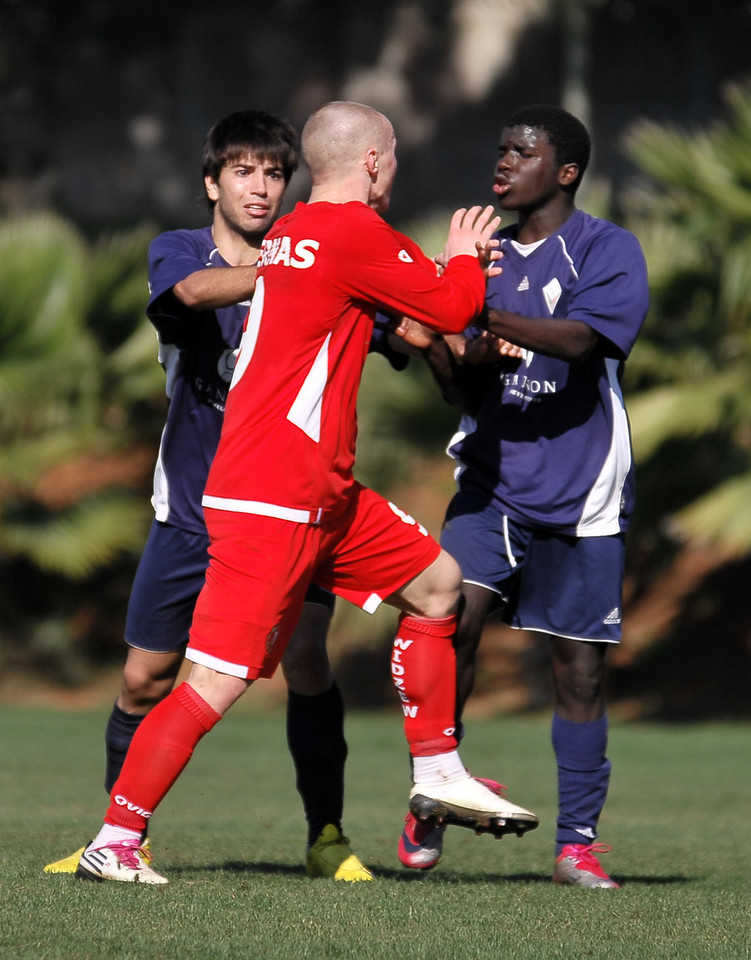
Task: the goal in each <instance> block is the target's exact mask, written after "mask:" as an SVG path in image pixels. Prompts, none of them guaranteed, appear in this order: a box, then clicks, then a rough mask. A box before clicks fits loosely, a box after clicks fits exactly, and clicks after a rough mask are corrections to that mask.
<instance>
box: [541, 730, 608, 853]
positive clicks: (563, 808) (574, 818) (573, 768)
mask: <svg viewBox="0 0 751 960" xmlns="http://www.w3.org/2000/svg"><path fill="white" fill-rule="evenodd" d="M552 740H553V750H554V751H555V758H556V761H557V763H558V829H557V831H556V836H555V840H556V856H557V855H558V854H559V853H560V852H561V848H562V847H563V846H565V845H566V844H568V843H586V844H590V843H594V841H595V839H596V838H597V823H598V821H599V819H600V813H601V812H602V808H603V806H604V805H605V797H606V796H607V793H608V784H609V783H610V761H609V760H608V759H607V757H606V756H605V751H606V749H607V744H608V718H607V715H605V716H603V717H601V718H600V719H599V720H593V721H591V722H589V723H572V722H571V721H570V720H564V719H563V718H562V717H559V716H558V714H555V713H554V714H553V729H552Z"/></svg>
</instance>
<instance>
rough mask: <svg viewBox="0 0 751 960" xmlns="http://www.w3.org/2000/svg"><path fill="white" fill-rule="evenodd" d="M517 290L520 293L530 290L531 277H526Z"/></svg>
mask: <svg viewBox="0 0 751 960" xmlns="http://www.w3.org/2000/svg"><path fill="white" fill-rule="evenodd" d="M516 290H517V292H519V291H520V290H529V277H524V279H523V280H522V282H521V283H520V284H519V286H518V287H517V288H516Z"/></svg>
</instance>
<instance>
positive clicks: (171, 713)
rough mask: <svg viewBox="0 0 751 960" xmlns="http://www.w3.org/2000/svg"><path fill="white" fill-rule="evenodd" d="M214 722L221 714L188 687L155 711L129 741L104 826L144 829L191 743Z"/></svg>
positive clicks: (185, 759)
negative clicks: (106, 824) (107, 824)
mask: <svg viewBox="0 0 751 960" xmlns="http://www.w3.org/2000/svg"><path fill="white" fill-rule="evenodd" d="M218 720H221V715H220V714H218V713H217V712H216V710H214V709H213V707H210V706H209V704H208V703H206V701H205V700H204V699H202V698H201V697H199V696H198V694H197V693H196V692H195V690H194V689H193V688H192V687H191V686H189V684H187V683H181V684H180V686H179V687H177V689H176V690H173V691H172V693H171V694H170V695H169V696H168V697H166V698H165V699H164V700H162V702H161V703H160V704H158V705H157V706H156V707H154V709H153V710H152V711H151V713H149V714H148V715H147V716H146V717H145V718H144V720H143V722H142V723H141V725H140V727H139V728H138V730H137V731H136V734H135V736H134V737H133V741H132V742H131V745H130V748H129V749H128V754H127V756H126V758H125V763H124V764H123V769H122V771H121V772H120V776H119V777H118V779H117V782H116V783H115V785H114V787H113V788H112V793H111V794H110V805H109V808H108V810H107V813H106V814H105V817H104V821H105V823H109V824H112V825H114V826H118V827H127V828H128V829H130V830H140V831H143V830H145V829H146V824H147V822H148V820H149V818H150V817H151V815H152V813H153V812H154V810H155V809H156V807H157V805H158V804H159V802H160V801H161V800H162V799H163V798H164V797H165V796H166V794H167V792H168V791H169V789H170V787H171V786H172V784H173V783H174V782H175V780H177V778H178V777H179V776H180V774H181V773H182V771H183V769H184V767H185V766H186V764H187V763H188V760H190V758H191V756H192V755H193V750H194V749H195V747H196V744H197V743H198V741H199V740H200V739H201V737H202V736H203V735H204V734H205V733H208V732H209V730H211V728H212V727H213V726H214V724H215V723H217V721H218Z"/></svg>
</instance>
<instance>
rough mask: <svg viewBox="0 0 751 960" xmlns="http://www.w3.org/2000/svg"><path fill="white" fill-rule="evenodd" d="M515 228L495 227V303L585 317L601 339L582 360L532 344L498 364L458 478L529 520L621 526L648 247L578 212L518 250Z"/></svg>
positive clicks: (560, 528)
mask: <svg viewBox="0 0 751 960" xmlns="http://www.w3.org/2000/svg"><path fill="white" fill-rule="evenodd" d="M515 234H516V227H515V226H512V227H508V228H506V229H504V230H501V231H500V232H499V234H498V237H499V238H500V239H501V247H502V249H503V253H504V258H503V260H502V261H501V266H502V267H503V273H502V274H501V275H500V276H498V277H494V278H492V279H491V280H490V281H489V282H488V291H487V303H488V306H489V307H494V308H496V309H499V310H508V311H511V312H513V313H518V314H521V315H522V316H525V317H560V318H562V319H571V320H581V321H583V322H584V323H586V324H587V325H588V326H590V327H592V329H593V330H595V331H597V333H599V334H600V335H601V336H600V338H599V341H598V345H597V347H596V348H595V350H594V351H593V353H592V355H591V356H590V357H589V359H588V360H587V361H586V362H584V363H582V364H572V363H569V362H567V361H565V360H557V359H554V358H552V357H546V356H542V355H541V354H538V353H533V352H532V351H525V355H524V357H523V358H522V359H521V360H503V361H501V362H499V363H498V364H497V371H498V376H497V378H495V379H494V380H493V384H492V386H491V387H490V388H489V389H488V391H487V393H486V395H485V397H484V400H483V402H482V405H481V407H480V408H479V410H478V412H477V413H476V415H475V417H468V416H465V417H464V418H463V419H462V422H461V424H460V427H459V432H458V433H457V434H456V435H455V437H454V438H453V439H452V441H451V443H450V445H449V454H450V455H451V456H452V457H454V458H455V459H457V460H458V461H459V462H460V465H459V468H458V470H457V477H458V484H459V487H460V489H461V490H467V491H473V492H476V493H479V494H481V495H483V496H485V497H488V498H490V499H493V500H494V501H495V502H496V503H497V504H498V505H499V506H500V508H501V510H502V511H503V513H505V514H507V515H508V516H509V517H511V518H512V519H513V520H516V521H517V522H519V523H522V524H526V525H529V526H532V527H542V528H547V529H551V530H555V531H557V532H559V533H565V534H570V535H574V536H607V535H611V534H616V533H619V532H621V531H622V530H625V529H626V527H627V526H628V522H629V519H630V516H631V513H632V510H633V501H634V484H633V479H634V478H633V461H632V453H631V438H630V433H629V426H628V420H627V417H626V412H625V408H624V404H623V396H622V393H621V388H620V380H621V374H622V368H623V361H624V360H625V358H626V357H627V356H628V354H629V352H630V350H631V347H632V346H633V344H634V341H635V339H636V337H637V335H638V333H639V330H640V329H641V326H642V323H643V322H644V318H645V316H646V312H647V306H648V285H647V271H646V265H645V261H644V256H643V254H642V251H641V248H640V246H639V244H638V242H637V240H636V238H635V237H634V236H633V234H631V233H628V232H627V231H626V230H623V229H621V228H620V227H617V226H615V225H614V224H612V223H609V222H608V221H606V220H601V219H598V218H597V217H593V216H590V215H589V214H586V213H584V212H582V211H581V210H576V211H575V212H574V213H573V214H572V215H571V216H570V217H569V219H568V220H567V221H566V222H565V223H564V224H563V226H562V227H561V228H560V229H559V230H558V231H556V232H555V233H554V234H552V235H551V236H549V237H548V238H547V239H545V240H544V241H542V242H540V243H537V244H531V245H529V246H528V247H526V248H525V247H522V246H520V245H519V244H517V243H516V242H515V239H514V237H515Z"/></svg>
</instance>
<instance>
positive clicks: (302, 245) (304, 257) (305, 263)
mask: <svg viewBox="0 0 751 960" xmlns="http://www.w3.org/2000/svg"><path fill="white" fill-rule="evenodd" d="M320 246H321V244H320V243H319V242H318V241H317V240H299V241H298V242H297V244H296V245H295V259H294V260H290V262H289V265H290V266H291V267H296V268H297V269H298V270H307V268H308V267H312V266H313V264H314V263H315V262H316V255H315V253H313V251H314V250H318V248H319V247H320Z"/></svg>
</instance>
